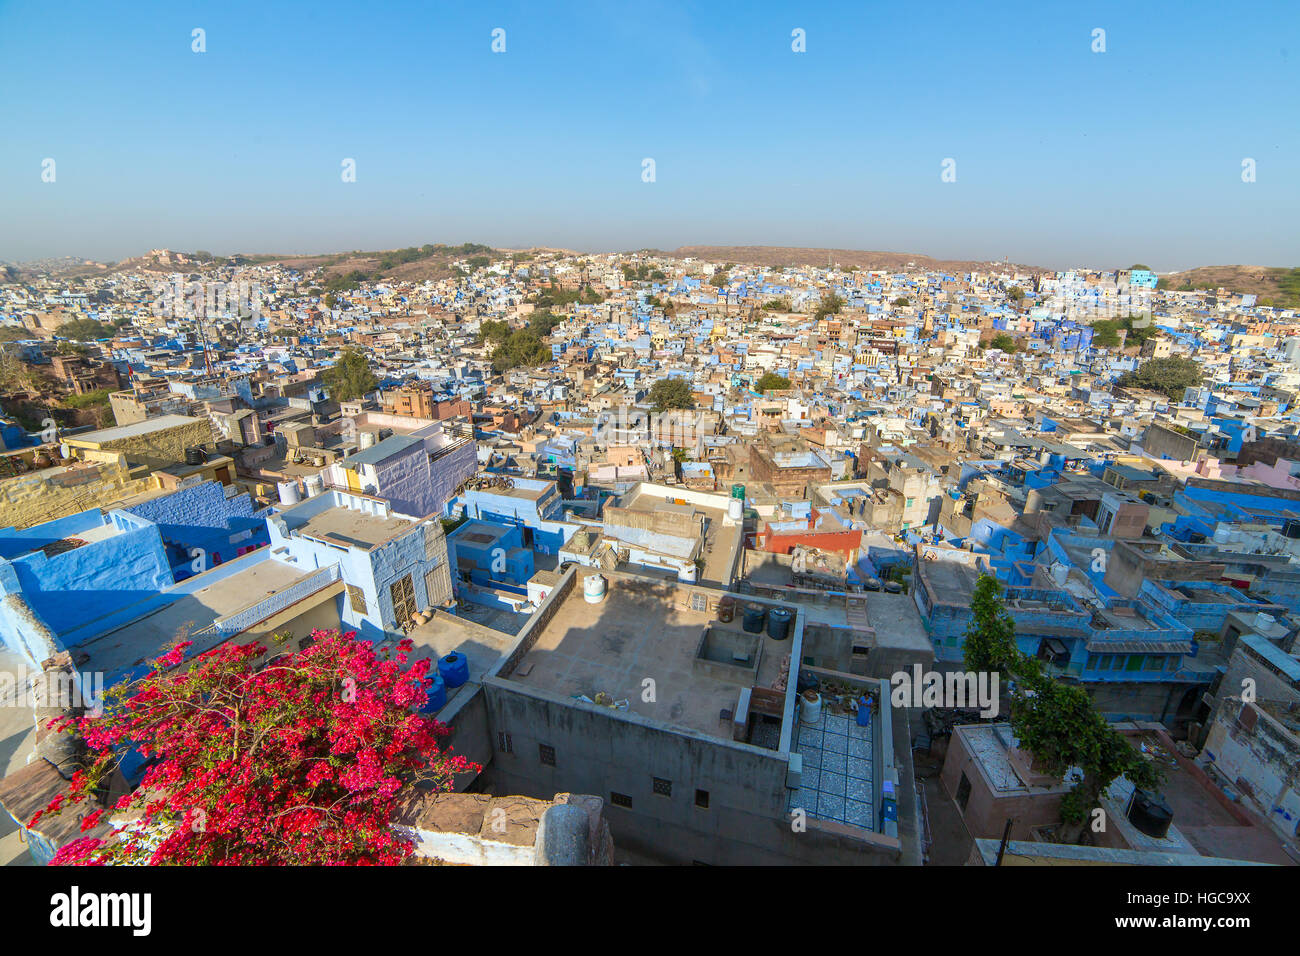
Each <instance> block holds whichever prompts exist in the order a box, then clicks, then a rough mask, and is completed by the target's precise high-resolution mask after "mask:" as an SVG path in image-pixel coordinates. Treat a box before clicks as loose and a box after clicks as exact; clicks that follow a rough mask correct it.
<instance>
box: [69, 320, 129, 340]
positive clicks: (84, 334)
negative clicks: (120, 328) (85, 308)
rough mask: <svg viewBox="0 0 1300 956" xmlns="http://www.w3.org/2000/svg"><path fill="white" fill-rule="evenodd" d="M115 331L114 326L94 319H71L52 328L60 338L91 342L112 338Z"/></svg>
mask: <svg viewBox="0 0 1300 956" xmlns="http://www.w3.org/2000/svg"><path fill="white" fill-rule="evenodd" d="M115 331H116V329H115V327H114V326H111V325H106V324H105V323H103V322H97V321H95V320H94V319H73V320H72V321H70V322H64V323H63V324H62V325H60V326H59V327H58V328H57V329H55V330H54V334H55V335H57V336H60V337H61V338H65V339H72V341H74V342H93V341H95V340H96V339H109V338H112V337H113V333H114V332H115Z"/></svg>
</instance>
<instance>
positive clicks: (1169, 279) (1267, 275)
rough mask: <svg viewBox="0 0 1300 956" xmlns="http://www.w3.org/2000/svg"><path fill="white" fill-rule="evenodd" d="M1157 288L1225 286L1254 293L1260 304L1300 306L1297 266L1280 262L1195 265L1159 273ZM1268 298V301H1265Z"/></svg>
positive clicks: (1195, 288) (1246, 293) (1236, 290)
mask: <svg viewBox="0 0 1300 956" xmlns="http://www.w3.org/2000/svg"><path fill="white" fill-rule="evenodd" d="M1160 288H1162V289H1171V290H1186V291H1198V290H1203V289H1209V290H1214V289H1227V290H1228V291H1229V292H1238V293H1241V294H1242V295H1255V296H1258V297H1259V299H1260V304H1261V305H1269V304H1273V305H1277V306H1279V307H1283V308H1296V307H1300V268H1290V269H1288V268H1282V267H1279V266H1198V267H1197V268H1195V269H1185V270H1184V271H1182V272H1167V273H1162V274H1161V276H1160ZM1265 300H1267V301H1265Z"/></svg>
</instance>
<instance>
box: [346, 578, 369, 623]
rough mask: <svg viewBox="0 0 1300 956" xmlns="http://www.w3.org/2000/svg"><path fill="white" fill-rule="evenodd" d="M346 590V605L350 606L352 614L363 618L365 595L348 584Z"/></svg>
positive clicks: (353, 585) (354, 586)
mask: <svg viewBox="0 0 1300 956" xmlns="http://www.w3.org/2000/svg"><path fill="white" fill-rule="evenodd" d="M347 588H348V603H349V604H351V605H352V613H353V614H359V615H361V616H362V617H365V616H366V596H365V594H364V593H363V592H362V590H361V588H359V587H357V586H356V585H355V584H349V585H348V586H347Z"/></svg>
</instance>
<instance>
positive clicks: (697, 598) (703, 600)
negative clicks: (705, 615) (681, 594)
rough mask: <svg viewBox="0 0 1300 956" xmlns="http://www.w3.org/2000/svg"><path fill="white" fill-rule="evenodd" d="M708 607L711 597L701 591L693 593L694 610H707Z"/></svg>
mask: <svg viewBox="0 0 1300 956" xmlns="http://www.w3.org/2000/svg"><path fill="white" fill-rule="evenodd" d="M708 609H709V599H708V598H707V597H705V596H704V595H703V594H701V593H700V592H699V591H696V592H695V593H694V594H692V595H691V610H692V611H707V610H708Z"/></svg>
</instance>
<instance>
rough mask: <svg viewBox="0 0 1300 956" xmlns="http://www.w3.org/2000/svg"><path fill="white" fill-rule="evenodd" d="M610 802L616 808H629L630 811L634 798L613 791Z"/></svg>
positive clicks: (610, 794)
mask: <svg viewBox="0 0 1300 956" xmlns="http://www.w3.org/2000/svg"><path fill="white" fill-rule="evenodd" d="M609 802H610V803H612V804H614V806H616V807H627V808H628V809H629V810H631V809H632V798H631V797H629V796H628V795H627V794H626V793H616V792H615V791H613V790H611V791H610V793H609Z"/></svg>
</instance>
